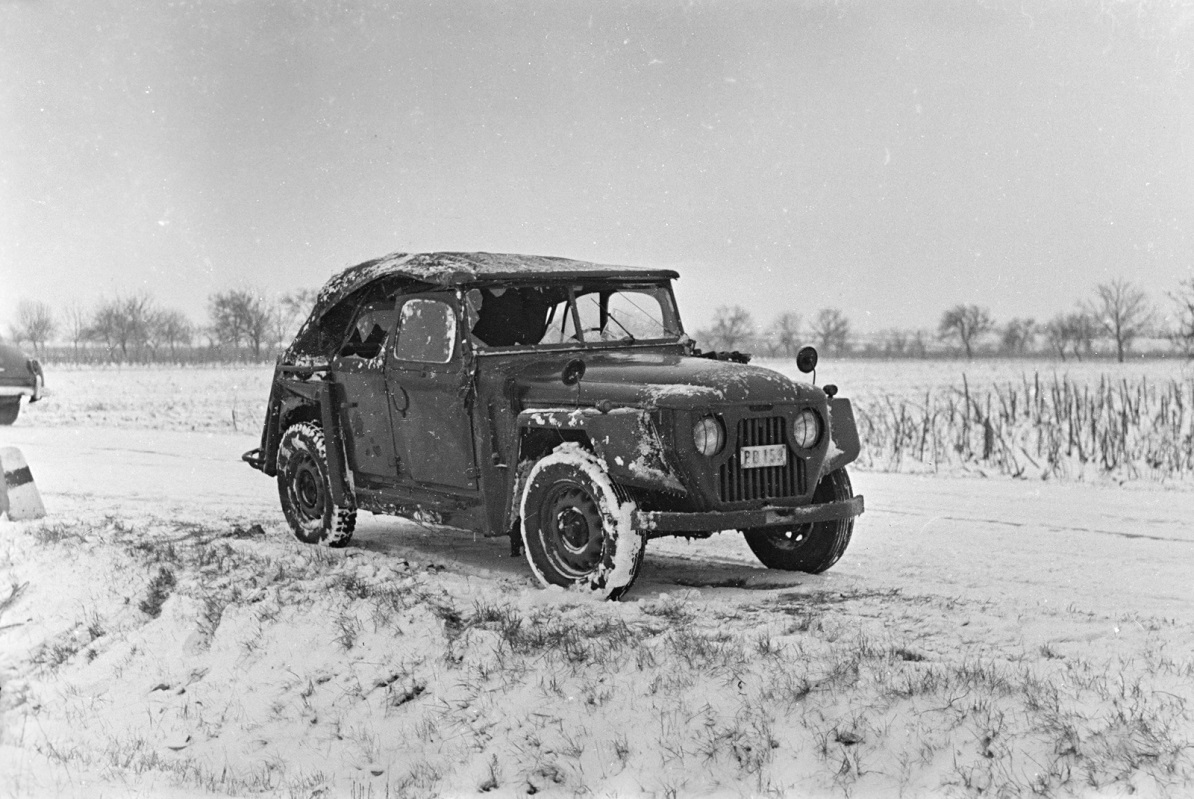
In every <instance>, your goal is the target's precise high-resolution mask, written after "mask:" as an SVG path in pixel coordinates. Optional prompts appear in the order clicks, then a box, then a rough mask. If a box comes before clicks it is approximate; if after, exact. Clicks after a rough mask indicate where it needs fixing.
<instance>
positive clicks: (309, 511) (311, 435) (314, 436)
mask: <svg viewBox="0 0 1194 799" xmlns="http://www.w3.org/2000/svg"><path fill="white" fill-rule="evenodd" d="M278 497H279V499H280V500H281V501H282V513H284V514H285V515H286V521H287V522H289V523H290V529H291V530H293V531H294V535H295V537H296V538H298V540H300V541H302V542H303V543H305V544H322V545H323V546H328V547H342V546H345V545H347V544H348V542H349V540H350V539H351V538H352V531H353V529H354V528H355V527H356V523H357V509H356V506H355V505H354V504H353V503H352V500H351V499H346V500H345V504H343V505H337V504H335V502H334V501H333V499H332V481H331V477H330V473H329V472H328V459H327V446H326V444H325V442H324V437H323V430H322V429H321V428H319V427H317V426H316V425H313V424H311V423H310V422H300V423H299V424H295V425H291V426H290V427H288V428H287V429H286V432H285V433H283V434H282V441H281V442H280V443H279V445H278Z"/></svg>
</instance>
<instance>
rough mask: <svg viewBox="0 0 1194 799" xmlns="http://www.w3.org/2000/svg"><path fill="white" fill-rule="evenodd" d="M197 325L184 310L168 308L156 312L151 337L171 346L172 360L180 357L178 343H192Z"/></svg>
mask: <svg viewBox="0 0 1194 799" xmlns="http://www.w3.org/2000/svg"><path fill="white" fill-rule="evenodd" d="M194 335H195V326H194V325H193V324H191V320H190V319H187V317H186V314H184V313H183V312H182V311H175V310H166V311H159V312H158V313H156V314H154V318H153V325H152V328H151V338H152V339H153V340H154V341H156V342H159V343H161V344H165V345H166V346H167V347H169V348H170V358H171V360H173V359H176V358H177V357H178V345H179V344H183V345H188V346H189V345H190V343H191V340H192V338H193V337H194Z"/></svg>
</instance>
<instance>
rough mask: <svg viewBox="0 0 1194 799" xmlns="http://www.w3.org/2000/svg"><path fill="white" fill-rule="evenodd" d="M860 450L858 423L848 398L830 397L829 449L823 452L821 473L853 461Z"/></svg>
mask: <svg viewBox="0 0 1194 799" xmlns="http://www.w3.org/2000/svg"><path fill="white" fill-rule="evenodd" d="M860 452H862V444H861V443H860V442H859V440H858V425H857V424H855V422H854V408H853V407H852V406H851V405H850V400H848V399H845V398H842V397H831V398H830V400H829V451H828V452H827V453H826V454H825V463H824V465H823V466H822V467H821V475H822V476H824V475H827V474H829V473H830V472H832V471H835V470H837V469H840V468H842V467H843V466H845V465H846V464H847V463H850V462H852V461H854V460H855V459H856V458H857V457H858V455H859V453H860Z"/></svg>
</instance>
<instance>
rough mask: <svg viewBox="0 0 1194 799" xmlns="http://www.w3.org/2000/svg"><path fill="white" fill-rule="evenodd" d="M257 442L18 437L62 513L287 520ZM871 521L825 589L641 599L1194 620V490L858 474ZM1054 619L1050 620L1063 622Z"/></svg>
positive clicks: (4, 441)
mask: <svg viewBox="0 0 1194 799" xmlns="http://www.w3.org/2000/svg"><path fill="white" fill-rule="evenodd" d="M256 443H257V442H256V438H255V436H253V435H237V434H231V433H203V432H195V433H186V432H175V431H163V430H148V431H137V430H129V429H113V428H70V427H36V426H24V425H21V426H15V427H12V428H8V429H6V430H3V431H2V432H0V446H16V447H19V448H20V449H21V450H22V451H23V452H24V454H25V457H26V459H27V460H28V462H29V464H30V467H31V469H32V471H33V474H34V477H35V479H36V481H37V485H38V487H39V489H40V491H41V493H42V495H43V498H44V500H45V504H46V507H47V508H48V510H49V512H50V513H51V514H53V513H54V512H55V509H56V508H58V507H62V506H69V507H72V508H73V507H77V506H78V505H80V504H85V505H89V506H91V510H101V509H102V510H103V511H104V512H105V513H109V514H112V515H116V516H119V515H121V514H124V513H130V514H133V513H140V512H144V511H145V510H147V509H148V508H150V507H155V508H156V509H157V511H158V512H159V513H162V514H169V513H171V512H173V511H177V512H180V513H185V514H186V515H188V516H195V515H197V514H201V513H202V512H203V510H204V509H205V508H209V509H211V510H212V511H213V513H218V514H220V515H228V514H230V513H235V514H239V515H244V516H259V517H260V518H261V519H262V520H263V521H270V520H273V521H276V522H280V521H281V512H280V511H279V509H278V502H277V495H276V493H275V488H274V483H273V481H271V480H270V479H268V478H266V477H265V476H263V475H261V474H259V473H257V472H255V471H253V470H252V469H250V468H249V467H248V466H246V465H245V464H244V463H242V462H241V461H240V455H241V453H243V452H244V451H246V450H248V449H251V448H252V447H253V446H255V445H256ZM854 485H855V491H857V492H858V493H862V494H864V495H865V496H866V500H867V511H866V513H865V514H864V515H863V516H862V517H861V519H860V520H859V522H858V524H857V525H856V527H855V533H854V541H853V543H852V544H851V546H850V549H849V550H848V551H847V552H846V555H845V557H844V558H843V559H842V561H841V562H840V563H839V564H838V565H837V566H835V567H834V569H832V570H831V571H830V572H828V573H827V574H825V575H821V576H810V575H789V574H778V573H774V572H768V571H767V570H765V569H762V568H761V567H760V566H759V565H758V563H757V562H756V561H755V559H754V557H753V555H752V554H751V553H750V551H749V550H748V549H747V548H746V546H745V544H744V543H743V541H742V539H741V537H740V536H738V535H736V534H722V535H717V536H714V537H713V538H711V539H708V540H705V541H692V542H689V541H683V540H672V539H662V540H657V541H653V542H651V544H650V547H649V549H648V554H647V562H646V565H645V567H644V571H643V574H642V577H641V578H640V581H639V583H638V584H637V585H636V587H635V589H634V590H633V591H632V592H631V595H630V597H628V598H631V599H633V597H634V596H635V595H638V596H645V595H651V594H657V593H659V592H664V591H675V590H676V588H677V586H678V585H680V586H688V587H695V588H698V589H701V590H702V591H710V590H712V591H716V592H717V593H718V595H719V597H720V598H726V599H730V598H733V597H735V596H740V597H741V598H742V599H743V600H744V601H749V602H757V601H759V599H760V598H761V595H760V589H762V590H764V591H766V590H771V591H776V590H780V591H782V590H785V589H789V588H791V589H797V588H799V589H803V590H816V591H855V592H856V591H865V592H867V593H870V592H882V591H890V590H895V589H899V590H900V591H902V592H903V593H904V594H913V595H920V594H924V595H935V596H941V597H965V598H966V599H968V600H972V601H977V602H981V603H984V604H986V603H989V604H990V605H991V606H992V610H997V609H1001V610H1002V612H1003V613H1004V614H1010V615H1013V616H1014V615H1031V614H1032V613H1033V611H1034V609H1037V610H1048V611H1050V612H1051V614H1052V613H1057V612H1059V611H1073V612H1079V613H1093V614H1098V615H1107V616H1111V617H1119V616H1124V615H1130V614H1139V615H1141V616H1155V617H1161V618H1165V619H1175V620H1182V621H1187V622H1188V621H1194V581H1192V580H1191V579H1190V576H1189V574H1190V566H1191V564H1192V563H1194V490H1191V489H1190V488H1189V487H1181V488H1169V487H1164V486H1158V485H1154V484H1142V485H1126V486H1116V485H1090V484H1074V483H1070V484H1059V483H1043V482H1026V481H1016V480H1011V479H1006V478H992V479H984V478H981V477H945V476H932V477H929V476H912V475H898V474H881V473H856V474H855V475H854ZM358 530H359V532H358V534H357V537H356V538H355V539H354V542H353V545H354V546H360V547H364V548H367V549H371V550H383V551H392V552H394V553H396V554H402V555H403V556H409V557H416V558H419V559H422V560H427V559H434V560H435V561H437V562H440V563H442V564H443V565H444V566H445V567H446V568H449V569H453V570H462V571H465V572H469V573H472V574H475V575H477V576H478V577H485V576H487V575H490V576H497V575H501V576H504V577H513V578H516V579H520V578H525V579H528V580H529V570H528V569H527V567H526V564H525V563H524V562H523V561H522V560H521V559H517V560H511V558H510V557H509V551H508V545H507V542H506V541H505V540H504V539H479V540H475V539H474V537H473V536H472V535H471V534H468V533H463V532H459V531H453V530H445V529H432V528H425V527H421V526H418V525H415V524H413V523H411V522H407V521H404V520H399V519H391V518H387V517H373V516H370V515H369V514H362V519H361V521H360V524H359V527H358ZM1051 614H1050V615H1051Z"/></svg>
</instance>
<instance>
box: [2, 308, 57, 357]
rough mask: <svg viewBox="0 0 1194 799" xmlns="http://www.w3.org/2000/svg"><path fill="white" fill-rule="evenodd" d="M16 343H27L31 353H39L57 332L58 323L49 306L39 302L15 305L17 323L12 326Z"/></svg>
mask: <svg viewBox="0 0 1194 799" xmlns="http://www.w3.org/2000/svg"><path fill="white" fill-rule="evenodd" d="M11 332H12V337H13V338H14V339H16V341H17V343H20V342H21V341H28V342H29V343H30V344H32V345H33V352H34V353H35V354H36V353H40V352H41V350H42V348H43V347H44V346H45V344H46V342H47V341H49V340H50V339H51V338H53V337H54V334H55V333H57V332H58V322H57V321H56V320H55V319H54V312H53V311H52V310H50V306H49V305H47V304H45V303H44V302H41V301H40V300H21V301H20V302H19V303H17V321H16V324H15V325H13V326H12V331H11Z"/></svg>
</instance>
